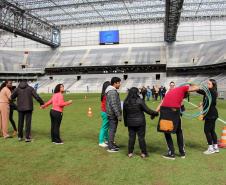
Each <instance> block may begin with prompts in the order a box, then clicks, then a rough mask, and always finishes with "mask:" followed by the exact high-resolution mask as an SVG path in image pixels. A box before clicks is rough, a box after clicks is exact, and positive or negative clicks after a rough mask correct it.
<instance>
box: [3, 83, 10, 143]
mask: <svg viewBox="0 0 226 185" xmlns="http://www.w3.org/2000/svg"><path fill="white" fill-rule="evenodd" d="M2 87H3V88H2V89H1V93H0V133H1V129H2V130H3V137H4V139H8V138H13V137H12V136H10V135H9V133H8V123H9V104H10V101H11V98H10V95H11V91H10V89H11V88H12V81H6V82H5V83H4V84H3V85H2Z"/></svg>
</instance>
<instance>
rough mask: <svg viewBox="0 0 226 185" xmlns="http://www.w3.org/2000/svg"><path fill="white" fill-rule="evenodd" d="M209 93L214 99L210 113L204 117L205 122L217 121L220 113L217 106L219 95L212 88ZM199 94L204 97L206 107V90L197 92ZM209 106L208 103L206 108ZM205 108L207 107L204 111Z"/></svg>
mask: <svg viewBox="0 0 226 185" xmlns="http://www.w3.org/2000/svg"><path fill="white" fill-rule="evenodd" d="M209 91H210V94H211V97H212V102H211V104H210V109H209V111H208V112H207V114H206V115H205V116H204V117H203V119H204V120H205V119H217V118H218V111H217V109H216V105H217V94H216V92H215V91H214V90H213V89H212V88H210V89H209ZM197 93H199V94H202V95H204V98H203V100H204V101H203V104H204V105H205V99H206V93H205V91H204V90H199V91H197ZM208 105H209V102H207V103H206V106H208ZM205 108H206V107H204V109H205Z"/></svg>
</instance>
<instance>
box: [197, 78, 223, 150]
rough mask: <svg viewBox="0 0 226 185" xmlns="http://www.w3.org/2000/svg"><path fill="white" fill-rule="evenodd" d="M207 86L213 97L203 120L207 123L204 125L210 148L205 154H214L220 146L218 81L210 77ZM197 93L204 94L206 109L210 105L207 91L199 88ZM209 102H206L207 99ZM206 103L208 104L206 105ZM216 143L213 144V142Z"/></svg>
mask: <svg viewBox="0 0 226 185" xmlns="http://www.w3.org/2000/svg"><path fill="white" fill-rule="evenodd" d="M207 88H208V89H209V91H210V94H211V97H212V102H211V104H210V108H209V111H208V112H207V114H206V115H205V116H204V117H203V120H205V125H204V133H205V135H206V139H207V142H208V145H209V148H208V150H207V151H205V152H203V153H204V154H213V153H218V152H219V148H218V145H217V134H216V132H215V123H216V119H217V118H218V111H217V109H216V104H217V95H218V92H217V82H216V80H214V79H209V81H208V84H207ZM197 93H199V94H202V95H204V97H203V100H204V101H203V104H204V107H203V109H206V108H207V107H206V106H208V105H209V102H208V99H207V98H206V93H205V91H204V90H199V91H197ZM206 100H207V102H206V103H205V101H206ZM205 105H206V106H205ZM212 143H213V144H214V145H213V144H212Z"/></svg>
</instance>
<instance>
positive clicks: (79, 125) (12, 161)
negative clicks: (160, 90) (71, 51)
mask: <svg viewBox="0 0 226 185" xmlns="http://www.w3.org/2000/svg"><path fill="white" fill-rule="evenodd" d="M39 95H40V97H41V98H42V99H43V101H44V102H47V101H48V100H49V99H50V98H51V96H52V94H39ZM85 96H86V97H87V99H85ZM120 98H121V100H122V101H123V100H124V99H125V98H126V94H121V95H120ZM70 99H72V100H73V103H72V104H71V105H68V106H66V107H65V108H64V113H63V120H62V123H61V128H60V130H61V132H60V134H61V139H62V140H63V141H65V144H64V145H55V144H53V143H52V142H51V137H50V126H51V123H50V116H49V111H50V109H51V108H52V106H49V107H47V108H45V109H44V110H43V109H41V108H40V106H39V104H38V103H37V102H36V101H35V100H34V102H35V103H34V112H33V117H32V132H31V135H32V138H34V139H35V142H33V143H25V142H24V141H22V142H18V138H17V136H14V138H13V139H3V137H1V138H0V140H1V142H0V143H1V144H0V151H1V152H0V153H1V163H0V173H1V183H0V184H98V185H99V184H123V185H124V184H189V185H190V184H225V183H226V181H225V172H226V158H225V156H226V148H222V149H221V148H220V153H215V154H211V155H204V154H203V153H202V152H203V151H205V150H207V148H208V145H207V141H206V138H205V134H204V131H203V127H204V121H200V120H189V119H185V118H183V121H182V128H183V132H184V140H185V150H186V158H185V159H181V158H180V156H179V151H178V147H177V142H176V141H177V140H176V135H174V134H173V135H172V136H173V141H174V146H175V154H176V160H175V161H172V160H168V159H164V158H163V157H162V155H163V154H166V153H167V147H166V143H165V137H164V134H163V133H159V132H157V122H158V117H157V118H155V120H151V119H150V116H149V115H146V122H147V125H146V144H147V151H148V153H149V157H147V158H144V159H143V158H141V157H140V155H141V151H140V149H139V143H138V140H136V144H135V150H134V156H133V157H132V158H128V157H127V156H126V154H127V147H128V130H127V128H126V127H124V123H123V121H122V122H119V124H118V129H117V132H116V136H115V142H116V144H117V145H118V146H120V147H121V149H120V151H119V152H118V153H108V152H107V149H106V148H101V147H99V146H98V141H99V133H100V129H101V124H102V118H101V115H100V109H101V101H100V94H64V100H65V101H68V100H70ZM190 101H191V102H192V103H193V104H195V105H199V103H200V101H202V97H201V96H196V95H191V97H190ZM159 103H160V100H158V101H157V102H156V103H152V99H151V101H148V102H147V101H146V104H147V105H148V106H149V107H150V108H151V109H153V110H155V109H156V107H157V105H158V104H159ZM89 107H91V110H92V114H93V116H92V117H88V116H87V114H88V110H89ZM185 107H186V103H185ZM225 107H226V101H223V100H217V109H218V112H219V117H220V118H221V119H222V120H224V121H225V120H226V111H225ZM17 116H18V114H17V112H16V111H14V120H15V122H16V123H17V121H18V117H17ZM224 125H225V124H224V123H222V122H220V121H217V122H216V133H217V136H218V140H219V139H221V133H222V129H223V126H224ZM9 133H10V134H11V135H12V133H13V128H12V126H11V124H10V123H9Z"/></svg>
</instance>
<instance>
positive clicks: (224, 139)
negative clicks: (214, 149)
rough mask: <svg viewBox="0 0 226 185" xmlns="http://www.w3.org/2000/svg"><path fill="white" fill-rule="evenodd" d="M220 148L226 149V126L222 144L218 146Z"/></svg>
mask: <svg viewBox="0 0 226 185" xmlns="http://www.w3.org/2000/svg"><path fill="white" fill-rule="evenodd" d="M218 146H219V147H220V148H224V147H226V126H223V130H222V135H221V140H220V143H219V144H218Z"/></svg>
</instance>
